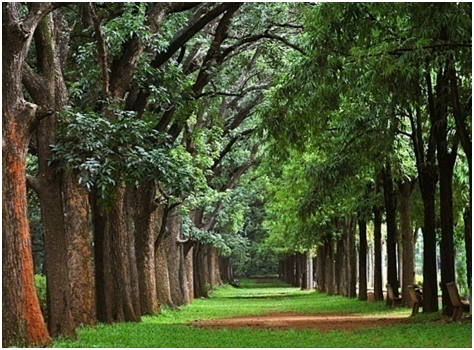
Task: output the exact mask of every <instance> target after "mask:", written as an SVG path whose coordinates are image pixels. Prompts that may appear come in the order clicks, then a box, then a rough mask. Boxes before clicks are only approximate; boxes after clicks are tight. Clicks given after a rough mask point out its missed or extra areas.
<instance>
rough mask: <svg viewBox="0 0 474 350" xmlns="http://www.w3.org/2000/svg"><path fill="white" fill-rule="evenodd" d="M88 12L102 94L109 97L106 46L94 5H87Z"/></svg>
mask: <svg viewBox="0 0 474 350" xmlns="http://www.w3.org/2000/svg"><path fill="white" fill-rule="evenodd" d="M89 11H90V14H91V18H92V22H93V25H94V32H95V35H94V36H95V39H96V40H97V51H98V52H99V62H100V71H101V74H102V94H103V95H104V97H106V96H109V71H108V64H107V46H106V43H105V39H104V32H103V31H102V26H101V25H100V18H99V17H98V16H97V13H96V11H95V6H94V3H92V2H90V3H89Z"/></svg>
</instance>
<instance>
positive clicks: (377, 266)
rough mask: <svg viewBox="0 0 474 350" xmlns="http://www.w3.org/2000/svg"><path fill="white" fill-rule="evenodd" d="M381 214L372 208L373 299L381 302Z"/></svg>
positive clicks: (376, 208)
mask: <svg viewBox="0 0 474 350" xmlns="http://www.w3.org/2000/svg"><path fill="white" fill-rule="evenodd" d="M382 283H383V282H382V213H381V210H380V208H379V207H378V206H376V205H375V206H374V299H375V301H382V300H383V289H382Z"/></svg>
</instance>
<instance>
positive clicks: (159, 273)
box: [155, 236, 173, 307]
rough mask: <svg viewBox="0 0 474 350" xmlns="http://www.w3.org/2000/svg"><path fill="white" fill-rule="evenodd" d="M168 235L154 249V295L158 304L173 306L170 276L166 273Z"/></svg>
mask: <svg viewBox="0 0 474 350" xmlns="http://www.w3.org/2000/svg"><path fill="white" fill-rule="evenodd" d="M167 240H169V237H166V236H165V237H163V239H162V240H161V243H160V245H159V246H158V248H157V249H156V255H155V270H156V295H157V298H158V302H159V303H160V305H167V306H170V307H171V306H173V300H172V298H171V289H170V277H169V273H168V263H167V261H168V258H167V250H166V247H167V245H168V243H167V242H166V241H167Z"/></svg>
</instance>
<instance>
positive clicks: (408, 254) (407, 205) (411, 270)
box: [398, 178, 415, 307]
mask: <svg viewBox="0 0 474 350" xmlns="http://www.w3.org/2000/svg"><path fill="white" fill-rule="evenodd" d="M398 188H399V193H400V221H401V233H402V256H403V269H402V270H403V276H402V300H403V304H404V305H405V306H408V307H412V305H413V302H412V300H411V297H410V292H409V291H408V288H407V286H409V285H413V284H414V283H415V258H414V253H415V247H414V243H415V241H414V235H413V232H414V231H413V228H412V226H411V201H410V197H411V193H412V190H413V182H412V180H411V179H409V178H405V179H404V181H403V182H399V183H398Z"/></svg>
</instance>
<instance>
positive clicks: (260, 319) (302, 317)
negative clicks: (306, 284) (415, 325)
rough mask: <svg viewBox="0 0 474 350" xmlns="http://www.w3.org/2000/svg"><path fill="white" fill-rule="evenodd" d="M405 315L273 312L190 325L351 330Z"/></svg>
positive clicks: (390, 322)
mask: <svg viewBox="0 0 474 350" xmlns="http://www.w3.org/2000/svg"><path fill="white" fill-rule="evenodd" d="M406 319H407V317H406V315H391V316H383V317H381V316H360V315H351V314H334V313H331V314H317V315H309V314H300V313H292V312H285V313H272V314H269V315H265V316H245V317H233V318H224V319H214V320H206V321H194V322H191V325H193V326H195V327H203V328H211V329H217V328H228V329H236V328H251V329H267V328H272V329H290V328H292V329H298V330H299V329H317V330H319V331H321V332H326V331H329V330H336V329H337V330H353V329H356V328H366V327H375V326H388V325H395V324H403V323H404V322H406Z"/></svg>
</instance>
